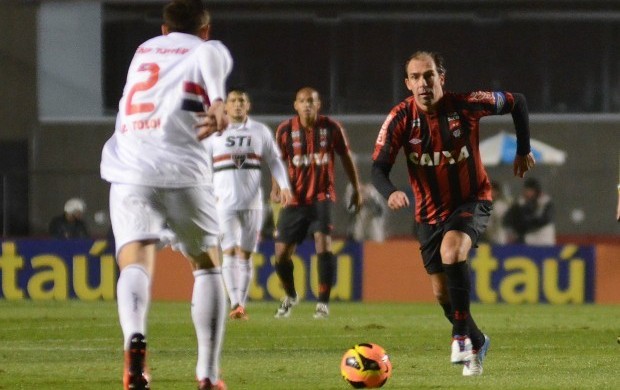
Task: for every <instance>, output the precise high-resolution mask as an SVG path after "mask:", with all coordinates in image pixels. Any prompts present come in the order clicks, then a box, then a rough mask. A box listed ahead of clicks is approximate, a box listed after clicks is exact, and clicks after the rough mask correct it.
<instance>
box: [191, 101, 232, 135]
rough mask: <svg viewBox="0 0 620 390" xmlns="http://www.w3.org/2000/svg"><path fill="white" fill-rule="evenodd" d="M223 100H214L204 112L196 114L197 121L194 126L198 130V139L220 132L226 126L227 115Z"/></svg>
mask: <svg viewBox="0 0 620 390" xmlns="http://www.w3.org/2000/svg"><path fill="white" fill-rule="evenodd" d="M224 108H225V106H224V102H223V101H221V100H216V101H215V102H213V104H212V105H211V106H210V107H209V110H207V112H206V113H201V114H198V117H199V121H198V123H197V124H196V125H195V126H194V127H195V128H196V129H197V130H198V134H197V136H198V139H199V140H203V139H205V138H207V137H210V136H211V135H213V134H215V133H218V134H221V133H222V131H224V129H226V126H228V117H227V116H226V111H225V110H224Z"/></svg>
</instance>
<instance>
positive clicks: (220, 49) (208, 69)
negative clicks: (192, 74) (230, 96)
mask: <svg viewBox="0 0 620 390" xmlns="http://www.w3.org/2000/svg"><path fill="white" fill-rule="evenodd" d="M198 56H199V63H200V72H201V73H202V77H203V79H204V81H205V86H206V89H207V95H208V96H209V100H210V101H212V102H213V101H215V100H218V99H221V100H225V99H226V78H227V77H228V75H229V74H230V71H231V70H232V66H233V60H232V56H231V55H230V51H228V48H227V47H226V46H224V44H223V43H222V42H220V41H206V42H204V43H202V45H201V47H200V53H199V54H198Z"/></svg>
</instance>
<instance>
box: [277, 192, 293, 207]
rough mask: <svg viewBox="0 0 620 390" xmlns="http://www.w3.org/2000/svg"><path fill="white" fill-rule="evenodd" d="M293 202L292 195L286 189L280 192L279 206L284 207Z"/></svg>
mask: <svg viewBox="0 0 620 390" xmlns="http://www.w3.org/2000/svg"><path fill="white" fill-rule="evenodd" d="M292 202H293V193H292V192H291V190H289V189H288V188H285V189H283V190H280V204H281V205H282V207H286V206H288V205H289V204H291V203H292Z"/></svg>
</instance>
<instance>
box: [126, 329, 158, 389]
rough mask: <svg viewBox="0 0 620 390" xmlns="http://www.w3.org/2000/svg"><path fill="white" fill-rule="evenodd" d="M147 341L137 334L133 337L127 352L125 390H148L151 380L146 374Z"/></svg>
mask: <svg viewBox="0 0 620 390" xmlns="http://www.w3.org/2000/svg"><path fill="white" fill-rule="evenodd" d="M145 361H146V339H145V338H144V335H142V334H140V333H135V334H133V335H132V336H131V341H130V343H129V350H127V351H125V370H124V373H123V388H124V389H125V390H148V389H150V388H151V386H150V385H149V378H148V375H147V374H146V372H145V371H146V369H145V367H146V363H145Z"/></svg>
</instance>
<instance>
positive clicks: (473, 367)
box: [463, 334, 491, 376]
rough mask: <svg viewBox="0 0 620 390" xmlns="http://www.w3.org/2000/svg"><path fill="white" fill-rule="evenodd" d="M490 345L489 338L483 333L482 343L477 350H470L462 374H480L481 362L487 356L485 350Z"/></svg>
mask: <svg viewBox="0 0 620 390" xmlns="http://www.w3.org/2000/svg"><path fill="white" fill-rule="evenodd" d="M490 345H491V339H490V338H489V336H487V335H486V334H485V335H484V344H482V347H480V349H479V350H477V351H472V356H471V358H470V359H469V360H468V361H466V362H465V364H464V365H463V376H476V375H482V362H483V361H484V358H485V357H486V356H487V351H488V350H489V346H490Z"/></svg>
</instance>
